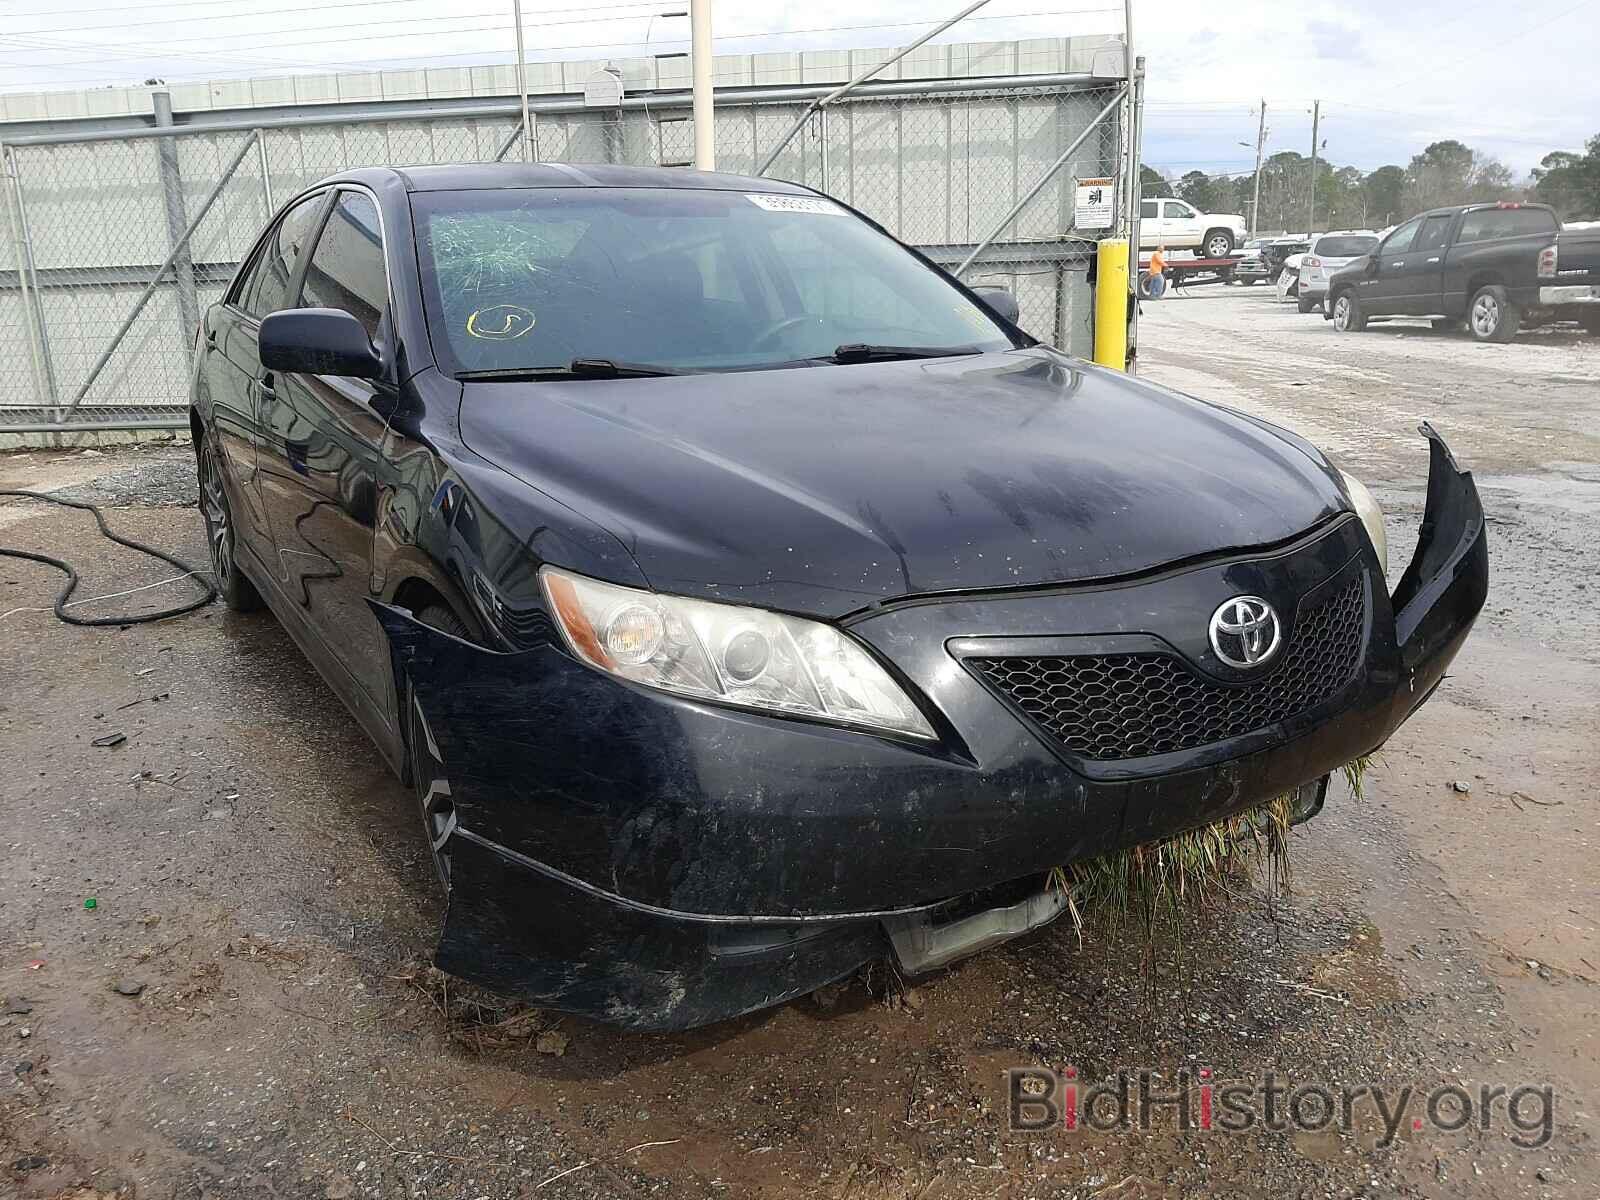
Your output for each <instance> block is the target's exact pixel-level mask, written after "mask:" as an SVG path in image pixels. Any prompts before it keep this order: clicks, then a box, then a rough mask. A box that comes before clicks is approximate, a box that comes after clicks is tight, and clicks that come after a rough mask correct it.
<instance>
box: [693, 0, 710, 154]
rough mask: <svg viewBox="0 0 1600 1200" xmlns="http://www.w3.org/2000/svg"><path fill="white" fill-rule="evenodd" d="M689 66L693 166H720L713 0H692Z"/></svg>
mask: <svg viewBox="0 0 1600 1200" xmlns="http://www.w3.org/2000/svg"><path fill="white" fill-rule="evenodd" d="M689 26H690V28H689V38H690V45H689V68H690V72H691V80H690V82H691V84H692V86H693V90H694V96H693V99H694V169H695V170H697V171H715V170H716V169H717V127H716V118H715V117H714V116H713V115H712V107H711V66H712V63H711V0H689Z"/></svg>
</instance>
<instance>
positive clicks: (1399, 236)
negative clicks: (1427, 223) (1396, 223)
mask: <svg viewBox="0 0 1600 1200" xmlns="http://www.w3.org/2000/svg"><path fill="white" fill-rule="evenodd" d="M1421 228H1422V218H1421V217H1412V218H1411V220H1409V221H1407V222H1406V223H1405V224H1404V225H1402V226H1400V228H1399V229H1396V230H1395V231H1394V232H1393V233H1391V234H1390V235H1389V236H1388V238H1387V239H1386V240H1385V241H1384V243H1383V249H1382V250H1380V251H1379V253H1380V254H1404V253H1405V252H1406V251H1407V250H1409V249H1411V243H1412V242H1413V241H1415V240H1416V236H1417V230H1419V229H1421Z"/></svg>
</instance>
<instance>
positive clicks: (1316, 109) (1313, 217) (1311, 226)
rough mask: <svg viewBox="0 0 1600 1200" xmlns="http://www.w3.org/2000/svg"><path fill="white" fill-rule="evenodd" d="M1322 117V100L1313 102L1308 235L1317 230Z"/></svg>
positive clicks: (1307, 218)
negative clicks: (1320, 122)
mask: <svg viewBox="0 0 1600 1200" xmlns="http://www.w3.org/2000/svg"><path fill="white" fill-rule="evenodd" d="M1321 118H1322V101H1321V100H1313V101H1312V102H1311V211H1310V214H1309V215H1308V216H1307V217H1306V236H1307V237H1310V236H1311V235H1312V234H1314V233H1316V231H1317V122H1318V121H1319V120H1321Z"/></svg>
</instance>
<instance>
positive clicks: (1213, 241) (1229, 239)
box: [1200, 229, 1233, 258]
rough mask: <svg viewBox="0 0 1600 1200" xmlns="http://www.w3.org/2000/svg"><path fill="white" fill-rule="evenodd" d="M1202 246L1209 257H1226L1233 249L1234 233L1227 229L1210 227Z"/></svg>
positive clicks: (1201, 243)
mask: <svg viewBox="0 0 1600 1200" xmlns="http://www.w3.org/2000/svg"><path fill="white" fill-rule="evenodd" d="M1200 248H1201V249H1202V250H1204V251H1205V255H1206V257H1207V258H1224V257H1226V256H1227V255H1228V253H1229V252H1230V251H1232V250H1233V234H1232V233H1230V232H1229V231H1228V230H1226V229H1208V230H1207V231H1206V236H1205V237H1204V238H1203V239H1202V240H1201V242H1200Z"/></svg>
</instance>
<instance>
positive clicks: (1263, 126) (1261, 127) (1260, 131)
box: [1250, 96, 1267, 240]
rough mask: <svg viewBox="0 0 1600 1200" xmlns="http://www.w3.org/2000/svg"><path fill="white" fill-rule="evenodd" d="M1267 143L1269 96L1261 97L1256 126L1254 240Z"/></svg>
mask: <svg viewBox="0 0 1600 1200" xmlns="http://www.w3.org/2000/svg"><path fill="white" fill-rule="evenodd" d="M1266 144H1267V98H1266V97H1265V96H1263V97H1261V121H1260V122H1259V123H1258V124H1257V126H1256V187H1255V195H1254V196H1253V197H1252V199H1251V201H1250V237H1251V239H1252V240H1254V238H1255V236H1256V227H1257V226H1258V225H1259V224H1260V216H1261V151H1262V148H1263V147H1265V146H1266Z"/></svg>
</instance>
